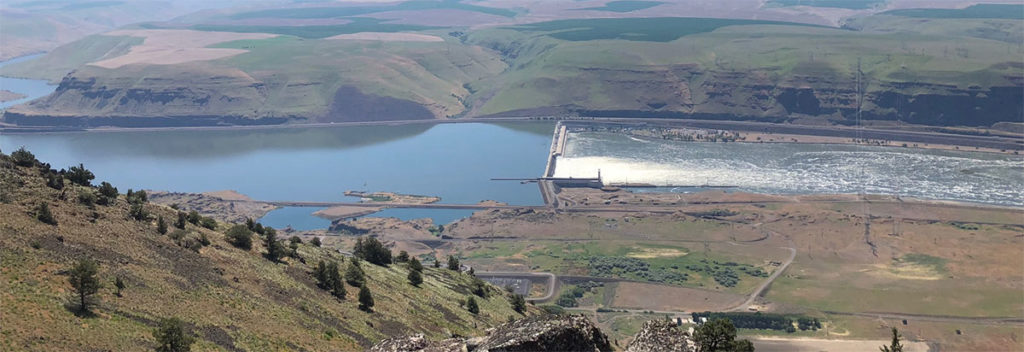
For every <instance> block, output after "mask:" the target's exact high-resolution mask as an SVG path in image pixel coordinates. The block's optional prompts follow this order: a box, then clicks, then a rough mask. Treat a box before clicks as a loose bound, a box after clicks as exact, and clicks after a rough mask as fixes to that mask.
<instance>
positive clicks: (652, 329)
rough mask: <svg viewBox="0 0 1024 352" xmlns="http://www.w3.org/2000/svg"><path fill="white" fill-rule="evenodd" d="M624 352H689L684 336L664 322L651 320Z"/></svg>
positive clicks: (668, 322) (672, 325)
mask: <svg viewBox="0 0 1024 352" xmlns="http://www.w3.org/2000/svg"><path fill="white" fill-rule="evenodd" d="M625 351H626V352H689V351H690V348H689V346H688V345H687V342H686V334H685V333H683V332H682V331H679V328H678V327H677V326H676V324H674V323H672V322H670V321H666V320H651V321H648V322H646V323H644V327H643V328H641V329H640V332H638V333H637V334H636V336H635V337H633V341H632V342H630V343H629V345H627V346H626V350H625Z"/></svg>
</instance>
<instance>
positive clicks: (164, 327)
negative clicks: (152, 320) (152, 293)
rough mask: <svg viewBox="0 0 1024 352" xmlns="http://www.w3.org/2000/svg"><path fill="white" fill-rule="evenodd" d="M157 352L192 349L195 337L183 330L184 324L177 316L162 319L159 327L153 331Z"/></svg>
mask: <svg viewBox="0 0 1024 352" xmlns="http://www.w3.org/2000/svg"><path fill="white" fill-rule="evenodd" d="M153 337H154V338H156V342H157V347H156V350H157V352H185V351H191V350H192V343H193V342H195V337H192V334H190V333H188V332H187V331H185V324H184V323H183V322H182V321H181V320H179V319H178V318H170V319H163V320H161V321H160V327H158V328H157V329H156V330H154V331H153Z"/></svg>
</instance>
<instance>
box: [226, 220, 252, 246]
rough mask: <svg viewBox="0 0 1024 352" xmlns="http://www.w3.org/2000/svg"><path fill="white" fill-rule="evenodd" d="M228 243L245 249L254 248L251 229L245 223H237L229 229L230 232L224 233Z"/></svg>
mask: <svg viewBox="0 0 1024 352" xmlns="http://www.w3.org/2000/svg"><path fill="white" fill-rule="evenodd" d="M224 237H225V239H227V241H228V243H231V245H233V246H235V247H238V248H241V249H244V250H250V249H252V232H250V231H249V229H248V228H246V227H245V225H235V226H232V227H231V228H230V229H228V232H227V233H225V235H224Z"/></svg>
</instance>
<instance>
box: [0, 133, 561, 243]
mask: <svg viewBox="0 0 1024 352" xmlns="http://www.w3.org/2000/svg"><path fill="white" fill-rule="evenodd" d="M553 131H554V124H553V123H517V124H511V125H500V124H486V123H470V124H440V125H400V126H357V127H351V126H347V127H336V128H335V127H328V128H323V127H316V128H276V129H262V130H249V129H245V130H202V131H197V130H190V131H184V130H165V131H130V132H121V131H118V132H83V133H54V134H6V135H0V150H3V152H5V153H10V152H11V151H13V150H15V149H17V148H18V147H21V146H25V147H26V148H27V149H29V150H30V151H32V152H33V153H35V154H36V157H37V158H39V159H40V160H42V161H44V162H48V163H50V164H51V165H53V166H54V167H55V168H57V169H60V168H67V167H69V166H71V165H77V164H78V163H84V164H85V167H86V168H88V169H89V170H91V171H93V173H95V174H96V183H99V182H100V181H108V182H110V183H112V184H113V185H114V186H116V187H118V189H120V190H121V191H122V192H123V191H124V190H127V189H128V188H134V189H155V190H170V191H176V192H206V191H214V190H226V189H230V190H236V191H238V192H241V193H243V194H246V195H248V196H250V197H252V198H253V199H258V200H293V201H357V200H358V199H355V198H351V197H345V196H344V195H343V193H344V192H345V191H346V190H362V191H389V192H398V193H406V194H422V195H436V196H440V197H441V199H442V200H441V202H443V203H477V202H479V201H482V200H497V201H502V202H507V203H510V204H517V205H537V204H541V203H542V200H541V197H540V192H539V190H538V187H537V185H536V184H525V185H524V184H520V183H519V182H513V181H491V180H490V179H491V178H495V177H498V178H501V177H517V178H529V177H538V176H540V174H542V173H543V172H544V163H545V158H546V156H547V153H548V149H549V147H550V144H551V134H552V133H553ZM315 210H316V209H314V208H304V209H293V208H283V209H279V210H276V211H273V212H271V213H270V214H268V215H267V217H266V218H265V219H264V223H265V224H268V225H271V226H274V227H284V226H287V225H292V226H293V227H294V228H296V229H311V228H324V227H326V226H327V224H328V222H327V221H326V220H322V219H317V218H315V217H312V216H309V213H310V212H312V211H315ZM468 214H470V211H465V210H422V209H420V210H410V209H389V210H385V211H384V212H381V213H378V214H376V215H378V216H395V217H399V218H403V219H408V218H413V217H431V218H434V220H435V222H440V223H447V222H449V221H452V220H455V219H458V218H460V217H463V216H467V215H468Z"/></svg>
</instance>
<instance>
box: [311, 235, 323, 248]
mask: <svg viewBox="0 0 1024 352" xmlns="http://www.w3.org/2000/svg"><path fill="white" fill-rule="evenodd" d="M309 243H310V244H312V245H313V246H314V247H320V246H321V245H323V243H322V242H320V237H313V239H311V240H309Z"/></svg>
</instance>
